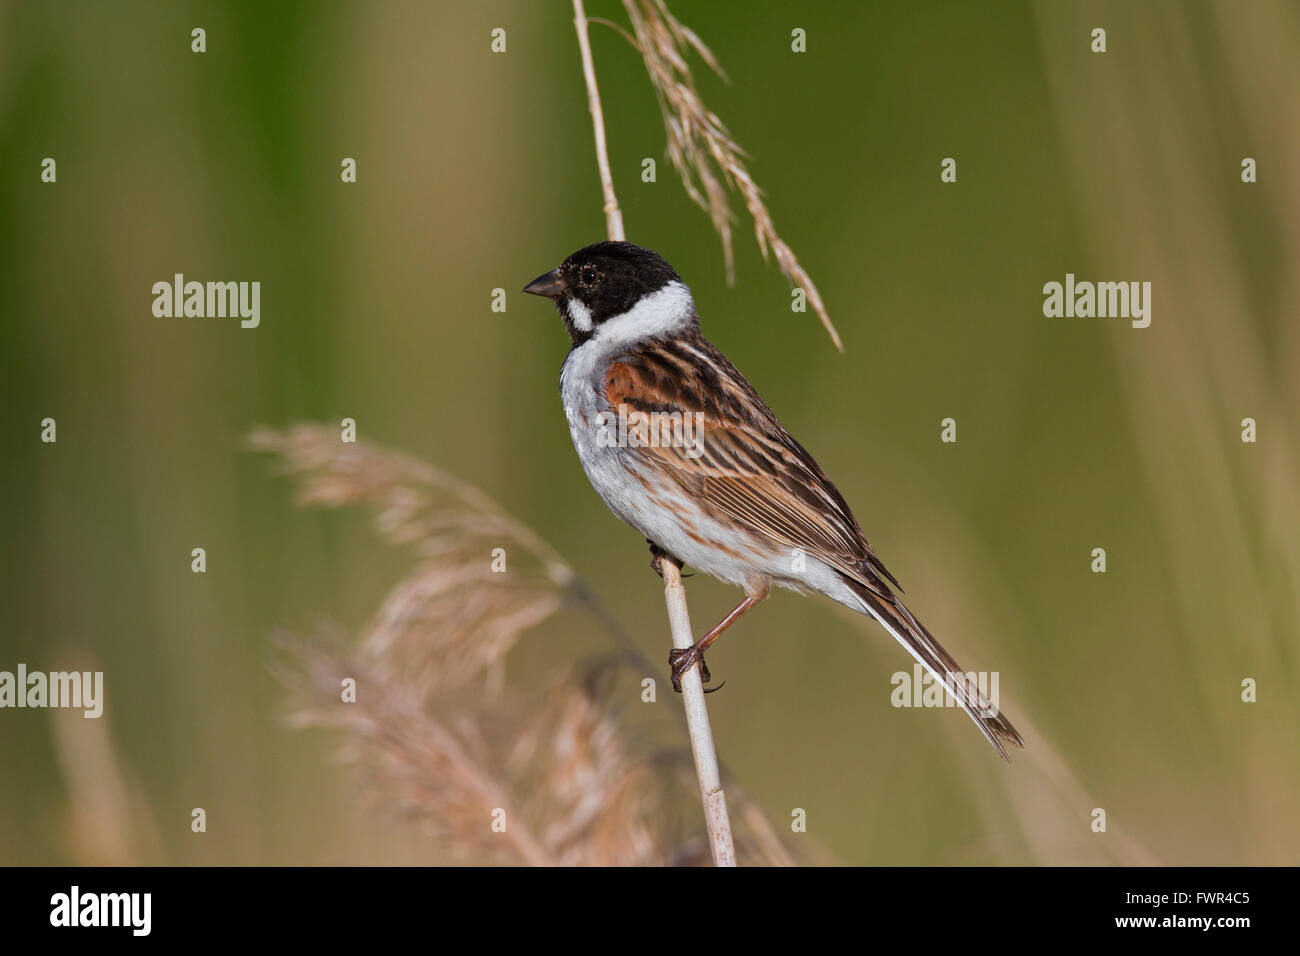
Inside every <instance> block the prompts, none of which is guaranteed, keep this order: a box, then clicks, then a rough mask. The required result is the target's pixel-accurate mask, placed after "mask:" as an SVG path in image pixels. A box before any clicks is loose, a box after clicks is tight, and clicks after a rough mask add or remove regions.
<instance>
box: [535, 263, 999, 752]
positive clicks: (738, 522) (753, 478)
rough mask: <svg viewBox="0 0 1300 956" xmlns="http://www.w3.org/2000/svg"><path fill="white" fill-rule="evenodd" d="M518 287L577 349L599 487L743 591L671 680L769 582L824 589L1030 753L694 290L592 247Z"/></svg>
mask: <svg viewBox="0 0 1300 956" xmlns="http://www.w3.org/2000/svg"><path fill="white" fill-rule="evenodd" d="M524 291H525V292H529V293H532V294H533V295H540V296H546V297H547V298H550V299H553V300H554V301H555V306H556V308H557V309H558V310H559V313H560V317H561V318H562V319H563V320H564V327H565V329H567V330H568V333H569V338H570V339H571V340H572V343H573V347H572V348H571V349H570V351H569V355H568V357H567V358H566V359H565V361H564V368H563V370H562V371H561V373H560V395H561V397H562V398H563V400H564V408H565V414H566V415H567V417H568V420H569V432H570V434H571V435H572V436H573V445H574V447H575V448H576V449H577V452H578V458H579V459H580V460H581V461H582V467H583V469H584V470H585V471H586V473H587V477H588V478H589V479H590V480H591V484H592V486H593V487H594V488H595V489H596V493H597V494H599V495H600V497H601V498H602V499H603V500H604V502H605V504H606V505H607V506H608V507H609V509H610V510H611V511H613V512H614V514H616V515H617V516H618V517H620V518H622V519H623V520H624V521H625V522H627V523H628V524H630V525H631V526H632V527H633V528H635V529H636V530H637V531H639V532H640V533H641V534H643V535H645V537H646V539H647V540H648V541H649V543H650V546H651V551H652V553H653V554H654V555H655V564H656V566H657V562H658V561H659V560H661V559H662V558H664V557H667V558H668V559H670V560H673V561H674V562H675V563H676V564H678V565H681V564H683V563H684V564H688V565H690V566H692V567H694V568H695V569H697V570H699V571H703V572H704V573H705V574H710V575H712V576H713V577H715V578H718V579H720V580H722V581H726V582H727V583H729V584H734V585H737V586H739V587H741V588H744V590H745V599H744V600H743V601H741V602H740V603H739V604H738V605H736V607H735V608H734V609H733V610H732V611H731V613H729V614H728V615H727V616H726V617H725V618H723V619H722V621H720V622H719V623H718V625H717V626H716V627H714V628H713V629H712V630H710V631H709V632H708V633H707V634H705V635H704V636H703V637H701V638H700V639H699V640H698V641H696V643H695V644H694V645H693V646H692V647H691V648H689V649H685V650H678V649H675V650H673V651H672V653H671V654H670V655H669V662H670V665H671V667H672V680H673V687H674V688H675V689H677V690H679V691H680V690H681V683H680V682H681V677H682V675H683V674H684V673H685V672H686V671H687V670H689V669H690V668H691V667H693V666H695V665H696V664H699V665H700V675H701V677H702V678H703V680H704V681H705V682H706V683H707V682H708V681H709V680H710V677H709V673H708V669H707V668H706V667H705V666H704V650H705V648H707V647H708V646H709V645H710V644H712V643H713V642H714V641H715V640H716V639H717V638H718V635H719V634H721V633H722V632H723V631H724V630H726V629H727V628H728V627H730V626H731V625H732V624H734V623H735V622H736V620H737V619H738V618H739V617H740V616H741V615H742V614H744V613H745V612H746V611H748V610H749V609H750V608H751V607H753V606H754V605H755V604H757V603H758V602H759V601H761V600H763V598H765V597H766V596H767V594H768V591H769V589H770V588H771V586H772V585H773V584H777V585H780V586H782V587H786V588H790V589H792V590H794V591H798V592H801V593H804V592H807V591H816V592H818V593H820V594H824V595H826V596H827V597H829V598H832V599H833V600H836V601H838V602H840V603H841V604H843V605H845V606H847V607H850V608H852V609H853V610H855V611H858V612H860V613H862V614H869V615H871V616H872V617H874V618H875V619H876V620H877V621H879V622H880V623H881V624H883V625H884V627H885V629H886V630H888V631H889V633H891V634H893V635H894V637H895V638H897V640H898V642H899V643H900V644H902V645H903V646H904V647H905V648H907V650H908V651H909V652H911V654H912V656H913V657H915V658H916V659H917V660H918V661H919V662H920V663H921V665H922V666H924V667H925V669H926V670H927V671H929V673H930V674H931V676H932V677H933V678H934V679H935V680H937V681H940V682H942V683H943V684H944V685H945V686H946V687H947V689H948V692H949V693H950V694H952V696H953V697H954V698H956V700H957V702H958V703H959V704H960V705H961V706H962V707H963V709H964V710H965V711H966V713H967V714H969V715H970V717H971V719H972V720H974V721H975V724H976V726H977V727H979V729H980V730H981V731H982V732H983V733H984V736H985V737H987V738H988V740H989V743H991V744H992V745H993V747H994V748H995V749H996V750H997V752H998V753H999V754H1000V755H1001V756H1002V758H1003V759H1004V760H1005V759H1009V758H1008V757H1007V751H1006V748H1005V746H1004V744H1012V745H1014V746H1016V747H1023V746H1024V744H1023V742H1022V741H1021V739H1020V734H1018V733H1017V732H1016V729H1015V728H1014V727H1012V726H1011V723H1010V722H1009V721H1008V720H1007V719H1006V718H1005V717H1003V716H1002V715H1000V714H999V713H998V712H997V708H996V707H995V706H994V705H993V704H992V703H991V702H990V701H989V700H987V699H986V698H985V697H984V696H983V695H982V694H981V693H980V691H979V689H978V687H977V686H976V685H975V682H974V681H973V680H971V679H970V678H969V677H967V676H966V675H965V674H964V672H963V671H962V670H961V668H960V667H959V666H958V665H957V662H956V661H955V660H953V658H952V657H951V656H950V655H949V654H948V652H947V651H945V650H944V649H943V647H942V646H941V645H940V644H939V642H938V641H937V640H935V639H934V636H933V635H932V634H931V633H930V632H929V631H927V630H926V629H925V627H923V626H922V625H921V623H920V622H919V621H917V619H916V618H915V617H913V616H912V613H911V612H910V611H909V610H908V609H907V608H906V607H905V606H904V605H903V602H902V601H900V600H899V599H898V597H897V595H896V594H895V592H894V589H898V590H899V591H901V590H902V588H901V587H899V584H898V581H896V580H895V579H894V576H893V575H892V574H890V573H889V572H888V571H887V570H885V566H884V565H883V564H881V562H880V559H879V558H877V557H876V555H875V552H874V551H872V550H871V546H870V545H869V544H868V543H867V539H866V537H865V536H863V534H862V530H861V529H860V528H859V527H858V522H857V521H856V520H855V519H854V517H853V513H852V512H851V511H850V510H849V506H848V504H847V503H846V502H845V500H844V498H843V496H842V495H841V494H840V493H839V491H837V490H836V488H835V486H834V485H833V484H831V482H830V479H829V478H827V477H826V474H825V472H823V471H822V469H821V467H820V466H819V465H818V464H817V462H816V461H814V460H813V457H812V455H810V454H808V452H806V451H805V450H804V448H803V446H802V445H800V444H799V443H798V442H797V441H795V440H794V439H793V438H792V437H791V436H790V434H789V433H788V432H787V431H786V430H785V429H784V428H783V427H781V423H780V422H779V421H777V419H776V416H775V415H774V414H772V410H771V409H769V408H768V407H767V403H766V402H764V401H763V399H762V398H761V397H760V396H759V394H758V392H756V391H754V389H753V387H752V386H750V384H749V382H747V381H746V380H745V377H744V376H743V375H741V374H740V372H738V371H736V368H735V366H734V365H732V364H731V363H730V362H729V361H727V358H726V356H724V355H723V354H722V353H721V352H719V351H718V350H717V349H716V348H714V346H713V344H712V343H711V342H709V340H708V339H706V338H705V337H704V335H703V334H702V333H701V332H700V320H699V316H698V315H696V312H695V303H694V301H693V300H692V298H691V291H690V289H688V288H687V287H686V285H685V283H683V282H682V280H681V278H680V277H679V276H678V275H677V273H676V272H674V271H673V268H672V266H670V265H669V264H668V263H667V262H665V261H664V260H663V258H661V257H660V256H659V255H658V254H656V253H654V252H651V251H650V250H649V249H643V248H641V247H640V246H635V245H633V244H632V243H630V242H598V243H595V244H594V245H590V246H587V247H586V248H584V249H579V250H578V251H577V252H575V253H573V255H571V256H569V257H568V258H567V259H565V260H564V262H563V263H562V264H561V265H560V266H559V268H557V269H554V270H552V271H551V272H547V273H546V274H545V275H541V276H538V277H537V278H536V279H534V280H533V281H532V282H530V283H529V284H528V285H527V286H525V287H524Z"/></svg>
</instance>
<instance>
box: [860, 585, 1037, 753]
mask: <svg viewBox="0 0 1300 956" xmlns="http://www.w3.org/2000/svg"><path fill="white" fill-rule="evenodd" d="M844 583H845V584H847V585H848V586H849V587H850V588H852V589H853V593H854V594H856V595H857V596H858V599H859V600H861V602H862V605H863V607H864V609H865V610H866V611H867V612H868V613H870V614H871V616H872V617H874V618H875V619H876V620H877V621H879V622H880V623H881V624H883V625H884V626H885V630H887V631H889V633H890V634H893V635H894V637H895V638H897V640H898V643H900V644H902V645H903V646H904V647H905V648H907V650H908V652H909V653H910V654H911V655H912V656H913V657H915V658H916V659H917V661H919V662H920V664H921V666H922V667H924V668H925V669H926V670H927V671H929V672H930V676H931V677H933V678H934V679H935V680H937V681H939V682H940V683H941V684H943V685H944V686H946V687H947V688H948V692H949V693H950V694H952V696H953V697H954V698H956V700H957V703H959V704H961V706H962V709H963V710H964V711H966V713H967V715H968V716H969V717H970V719H971V720H973V721H975V726H976V727H978V728H979V729H980V732H981V733H983V734H984V736H985V737H987V738H988V741H989V743H991V744H992V745H993V749H994V750H996V751H997V752H998V754H999V755H1000V756H1001V757H1002V759H1003V760H1005V761H1007V763H1010V762H1011V757H1010V756H1009V755H1008V754H1007V749H1006V747H1004V746H1003V742H1004V741H1005V742H1006V743H1008V744H1011V745H1012V746H1014V747H1017V748H1020V749H1023V748H1024V746H1025V742H1024V741H1023V740H1021V739H1020V734H1019V732H1017V730H1016V728H1015V727H1012V726H1011V721H1009V720H1007V719H1006V717H1004V716H1002V714H1000V713H998V711H997V708H996V707H994V706H993V704H992V703H991V702H990V701H989V700H988V699H987V698H986V697H985V696H984V695H983V694H981V693H980V691H979V688H978V687H977V686H976V685H975V684H974V683H973V682H972V681H971V680H970V679H969V678H968V677H966V676H965V672H964V671H963V670H962V669H961V667H959V666H958V664H957V662H956V661H955V660H953V658H952V655H951V654H949V653H948V652H947V651H945V650H944V649H943V645H942V644H940V643H939V642H938V641H936V640H935V639H934V635H933V634H931V633H930V632H929V631H927V630H926V629H925V628H924V627H923V626H922V625H921V622H920V621H918V620H917V619H916V618H914V617H913V616H912V612H911V611H909V610H908V609H907V608H906V607H905V606H904V605H903V602H902V601H900V600H899V599H898V598H897V596H895V595H892V594H890V595H888V596H887V597H884V596H881V594H879V593H878V592H876V591H875V590H873V589H871V588H869V587H867V586H866V585H865V584H863V583H861V582H860V581H854V580H851V579H848V578H845V579H844Z"/></svg>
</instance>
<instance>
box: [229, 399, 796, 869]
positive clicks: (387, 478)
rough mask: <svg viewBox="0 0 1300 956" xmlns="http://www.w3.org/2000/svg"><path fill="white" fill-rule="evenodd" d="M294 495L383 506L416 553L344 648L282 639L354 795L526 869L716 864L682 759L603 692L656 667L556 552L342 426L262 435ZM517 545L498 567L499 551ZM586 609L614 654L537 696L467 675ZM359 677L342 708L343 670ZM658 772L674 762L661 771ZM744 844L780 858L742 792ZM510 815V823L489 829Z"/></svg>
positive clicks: (451, 841) (756, 856)
mask: <svg viewBox="0 0 1300 956" xmlns="http://www.w3.org/2000/svg"><path fill="white" fill-rule="evenodd" d="M250 444H251V446H252V447H253V448H255V449H257V450H261V451H268V452H273V453H276V454H277V455H279V456H280V459H281V470H282V471H284V472H286V473H290V474H293V475H295V476H296V477H297V478H298V479H299V481H300V483H301V487H300V492H299V495H298V501H299V502H300V503H302V504H310V505H319V506H325V507H339V506H342V505H345V504H365V505H368V506H370V507H371V508H372V509H374V510H375V512H376V516H377V524H378V526H379V528H380V530H381V532H382V533H383V535H384V536H385V537H386V538H387V539H388V540H390V541H391V542H393V543H396V544H400V545H403V546H408V547H410V548H412V550H413V551H414V552H415V554H417V555H418V556H419V561H418V563H417V566H416V567H415V569H414V570H413V571H412V572H411V573H410V574H408V575H407V576H406V577H405V578H403V579H402V580H401V581H400V582H399V583H398V584H397V586H396V587H395V588H394V589H393V590H392V591H391V592H390V593H389V595H388V596H387V597H386V598H385V600H384V602H383V604H382V606H381V608H380V611H379V612H378V613H377V614H376V615H375V617H374V619H373V620H372V621H371V622H370V624H369V625H368V626H367V627H366V628H365V630H364V631H363V633H362V635H361V638H360V640H359V641H358V642H357V643H356V644H355V645H349V643H348V642H347V641H345V640H344V639H343V638H342V637H341V636H340V635H338V634H333V635H331V634H318V635H316V636H313V637H301V636H296V635H293V634H287V633H285V634H280V635H277V637H276V638H275V643H276V645H277V646H278V647H279V648H280V650H281V652H282V653H281V655H280V656H279V657H278V658H277V660H276V662H275V664H274V669H275V670H276V672H277V674H278V675H279V676H280V677H281V679H282V680H283V681H284V682H285V683H286V684H288V685H289V686H290V687H292V688H294V689H295V691H296V696H297V707H296V709H295V711H294V712H293V714H292V716H291V718H290V724H291V726H295V727H331V728H336V729H340V730H342V731H344V732H345V733H346V735H347V740H348V743H347V745H346V747H345V750H344V753H343V756H344V757H345V758H346V759H348V760H349V761H350V762H354V763H356V764H357V765H358V766H359V767H360V768H361V769H362V784H363V790H362V796H363V798H364V800H365V802H366V803H367V804H372V805H383V806H386V807H389V808H391V809H392V810H394V811H395V812H396V813H397V814H398V815H400V816H401V817H403V818H404V819H406V820H408V821H409V822H411V823H412V824H414V825H416V826H417V827H419V829H420V831H421V832H422V833H424V834H425V835H427V836H428V837H429V838H430V839H431V840H433V841H436V842H437V843H438V844H439V845H440V846H442V847H445V848H446V849H447V850H448V851H450V852H451V853H453V854H455V855H457V856H460V857H468V858H473V859H475V860H482V861H493V862H501V863H522V864H528V865H663V864H683V863H701V864H703V863H707V862H708V861H709V844H708V841H707V839H705V836H704V834H703V831H702V828H701V826H700V821H699V818H698V815H697V814H696V813H689V812H687V808H689V807H691V805H692V803H693V801H694V799H696V796H697V793H696V788H695V786H694V781H693V780H692V779H690V777H689V775H687V774H685V773H683V772H678V771H680V770H681V769H682V768H685V767H687V766H689V761H688V760H687V759H686V758H685V757H684V756H683V755H682V754H680V753H673V754H670V755H665V754H659V753H646V752H645V751H644V749H643V747H642V746H641V745H640V744H639V742H638V741H637V739H636V738H635V737H634V736H633V735H631V734H629V733H628V732H627V730H626V728H625V727H624V726H623V724H622V722H621V721H620V720H619V719H618V716H617V714H616V711H615V708H614V707H613V706H612V700H611V695H612V691H611V688H612V687H613V685H614V683H615V680H616V677H617V671H616V667H617V666H618V665H622V664H626V663H627V662H628V661H629V660H633V661H635V662H636V664H637V667H638V670H637V676H638V677H639V676H640V675H641V674H643V673H644V672H645V668H646V667H647V666H649V665H648V664H647V662H646V661H645V659H644V658H643V657H641V656H640V655H639V653H638V652H636V650H635V648H634V647H633V646H632V645H631V644H630V641H629V640H628V638H627V636H626V634H625V633H623V632H622V630H621V628H620V627H619V626H618V624H617V621H616V619H615V618H614V616H613V615H612V613H611V612H610V611H609V609H608V608H606V607H605V606H604V605H603V604H601V603H600V602H599V600H598V599H596V598H595V597H594V596H593V595H592V593H591V592H590V590H589V589H588V588H587V586H586V585H585V584H584V583H583V582H582V581H581V579H580V578H578V576H577V575H576V574H575V573H574V572H573V570H572V568H570V567H569V565H568V564H567V563H565V562H564V560H563V559H562V558H561V557H560V556H559V554H558V553H557V552H555V550H554V549H553V548H551V547H550V546H549V545H547V544H546V542H545V541H544V540H542V539H541V538H540V537H539V536H538V535H537V534H536V533H535V532H533V531H532V530H531V529H530V528H528V527H527V526H525V525H523V524H522V523H520V522H519V521H517V520H516V519H515V518H513V517H512V516H510V515H509V514H507V513H506V512H505V511H504V510H503V509H502V508H501V507H500V506H499V505H497V504H496V502H494V501H492V500H491V499H490V498H488V497H487V496H486V495H484V494H483V493H482V492H480V491H479V490H478V489H476V488H473V487H472V486H470V485H466V484H465V483H463V482H461V481H459V480H457V479H455V478H452V477H451V476H449V475H447V474H445V473H444V472H441V471H439V470H438V469H436V468H433V467H432V466H430V465H427V464H425V463H423V462H419V461H416V460H414V459H411V458H409V457H408V456H406V455H403V454H401V453H398V452H395V451H391V450H388V449H384V448H381V447H379V446H375V445H369V444H366V443H344V442H341V441H340V440H339V436H338V433H337V431H336V430H335V429H333V428H329V427H326V426H320V425H298V426H295V427H293V428H290V429H288V430H286V431H273V430H269V429H259V430H258V431H256V432H255V433H254V435H253V436H252V438H251V440H250ZM503 541H504V542H509V543H510V547H511V559H510V564H509V568H510V570H509V573H507V574H498V573H493V572H492V571H491V567H490V553H491V548H492V547H496V546H501V542H503ZM570 605H572V606H576V607H579V608H581V609H583V610H586V611H588V612H590V613H591V614H592V616H593V617H594V618H595V620H596V621H597V623H598V624H599V626H600V630H601V632H602V633H603V634H605V635H607V636H608V637H609V638H610V639H612V640H613V641H614V643H615V644H616V645H618V647H619V652H618V653H617V654H614V655H612V656H611V655H606V656H605V657H604V658H603V659H601V660H599V661H597V662H595V663H592V664H589V665H587V666H585V667H581V668H576V669H573V670H571V671H569V672H566V673H564V674H562V675H560V676H559V677H558V678H556V679H554V680H551V681H549V682H548V687H547V689H546V690H545V691H544V693H541V694H537V693H531V694H529V693H521V692H519V691H517V690H515V689H513V688H507V689H505V690H503V692H501V693H499V694H496V695H489V694H485V693H483V691H482V688H481V687H480V686H479V685H477V684H475V683H473V681H472V678H474V677H475V676H477V675H480V674H483V673H484V672H486V671H490V669H491V668H493V667H494V666H497V665H500V664H501V663H502V662H503V660H504V657H505V655H506V654H507V653H508V652H509V650H510V649H511V648H512V647H513V646H514V645H515V644H516V643H517V642H518V640H519V639H520V637H522V635H523V634H524V633H525V632H527V631H528V630H530V629H531V628H533V627H535V626H536V625H537V624H539V623H541V622H542V621H543V620H545V619H546V618H548V617H550V616H551V615H552V614H554V613H555V612H556V611H557V610H559V609H561V608H562V607H565V606H570ZM345 678H352V679H353V680H355V681H356V700H355V701H354V702H346V703H345V702H343V700H342V698H341V687H342V682H343V681H344V679H345ZM666 767H671V768H677V770H675V771H674V772H665V768H666ZM740 800H741V807H742V811H741V812H742V814H743V816H744V818H745V820H746V826H745V828H744V829H743V831H742V832H740V833H738V834H737V853H738V855H742V856H743V858H744V859H745V860H746V861H749V862H754V863H765V864H777V865H790V864H791V863H792V860H791V858H790V855H789V853H788V852H787V851H786V850H785V848H784V847H783V846H782V845H781V843H780V841H779V840H778V839H777V837H776V835H775V833H774V832H773V831H772V830H771V828H770V827H769V826H768V825H767V823H766V821H765V820H763V819H762V815H761V813H760V812H758V810H757V808H756V807H754V805H753V804H751V803H749V802H748V801H745V800H744V798H743V797H741V798H740ZM497 810H501V811H504V813H505V819H506V821H507V825H506V827H505V830H504V831H499V830H494V829H493V827H492V822H493V813H494V812H495V811H497Z"/></svg>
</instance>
